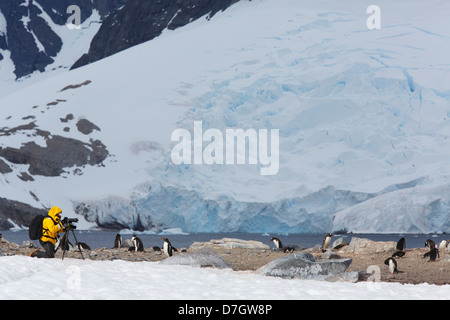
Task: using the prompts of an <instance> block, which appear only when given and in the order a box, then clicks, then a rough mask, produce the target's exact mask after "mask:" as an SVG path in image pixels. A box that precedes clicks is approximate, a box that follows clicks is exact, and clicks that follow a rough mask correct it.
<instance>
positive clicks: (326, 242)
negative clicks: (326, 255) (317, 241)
mask: <svg viewBox="0 0 450 320" xmlns="http://www.w3.org/2000/svg"><path fill="white" fill-rule="evenodd" d="M331 237H333V235H332V234H331V233H329V234H327V235H326V236H325V238H323V242H322V252H325V251H327V250H328V248H330V244H331Z"/></svg>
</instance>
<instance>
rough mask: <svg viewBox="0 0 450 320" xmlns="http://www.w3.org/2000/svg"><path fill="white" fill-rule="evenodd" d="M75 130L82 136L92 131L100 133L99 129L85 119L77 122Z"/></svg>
mask: <svg viewBox="0 0 450 320" xmlns="http://www.w3.org/2000/svg"><path fill="white" fill-rule="evenodd" d="M77 128H78V131H80V132H81V133H83V134H90V133H92V131H94V130H97V131H101V130H100V128H99V127H97V126H96V125H95V124H93V123H92V122H90V121H89V120H87V119H80V120H79V121H78V122H77Z"/></svg>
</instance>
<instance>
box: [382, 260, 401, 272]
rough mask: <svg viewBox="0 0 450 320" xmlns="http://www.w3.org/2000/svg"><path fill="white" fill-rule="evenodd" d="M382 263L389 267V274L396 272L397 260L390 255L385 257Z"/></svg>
mask: <svg viewBox="0 0 450 320" xmlns="http://www.w3.org/2000/svg"><path fill="white" fill-rule="evenodd" d="M384 264H385V265H387V266H388V267H389V272H390V273H391V274H394V273H398V269H397V261H395V259H394V258H392V257H390V258H387V259H386V260H385V261H384Z"/></svg>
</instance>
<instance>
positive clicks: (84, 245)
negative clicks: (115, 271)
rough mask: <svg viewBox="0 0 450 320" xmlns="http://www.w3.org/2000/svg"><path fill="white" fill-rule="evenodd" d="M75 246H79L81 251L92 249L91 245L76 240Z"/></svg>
mask: <svg viewBox="0 0 450 320" xmlns="http://www.w3.org/2000/svg"><path fill="white" fill-rule="evenodd" d="M75 246H77V247H78V250H79V251H82V250H91V247H89V246H88V245H87V244H86V243H84V242H75Z"/></svg>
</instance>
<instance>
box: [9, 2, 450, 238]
mask: <svg viewBox="0 0 450 320" xmlns="http://www.w3.org/2000/svg"><path fill="white" fill-rule="evenodd" d="M379 6H380V7H381V9H382V11H381V12H382V28H381V29H380V30H369V29H367V28H366V24H365V23H366V19H367V18H368V15H367V14H366V7H365V6H363V5H361V3H360V2H358V1H348V2H345V5H343V4H339V5H337V4H335V3H333V2H332V1H323V2H320V3H316V2H314V3H309V4H308V5H305V4H304V3H301V2H298V1H294V0H280V1H274V0H262V1H251V2H239V3H237V4H235V5H233V6H232V7H230V8H228V9H227V10H226V11H225V12H220V13H217V14H216V15H215V16H214V17H213V18H212V19H211V20H210V21H206V19H200V20H198V21H196V22H193V23H191V24H189V25H187V26H185V27H183V28H180V29H177V30H175V31H167V30H166V31H164V32H163V34H162V35H161V36H160V37H158V38H156V39H154V40H152V41H151V42H148V43H145V44H142V45H139V46H136V47H133V48H131V49H128V50H126V51H124V52H121V53H119V54H116V55H114V56H111V57H109V58H106V59H104V60H101V61H99V62H96V63H93V64H91V65H88V66H86V67H83V68H80V69H77V70H74V71H71V72H68V73H64V74H61V75H59V76H57V77H54V78H52V79H48V80H46V81H42V82H39V83H37V84H35V85H33V86H30V87H28V88H26V89H24V90H22V91H20V92H17V93H15V94H12V95H10V96H8V97H6V98H4V99H2V100H0V104H1V106H2V107H1V108H0V118H1V119H2V120H1V121H2V122H1V124H2V125H1V126H0V128H2V127H3V128H9V129H8V130H6V129H3V134H2V133H1V131H0V135H1V141H0V147H1V148H2V150H5V149H6V148H7V147H9V148H12V149H15V151H17V150H20V149H21V148H22V146H23V145H24V144H25V143H27V142H30V141H35V143H36V144H37V145H39V146H41V147H42V148H43V149H45V147H46V146H47V145H48V141H49V140H52V139H54V138H55V137H58V139H61V138H59V137H63V138H67V139H76V140H77V141H80V142H82V143H83V144H82V146H81V147H80V148H81V149H82V150H90V151H94V149H95V148H94V145H93V141H96V140H97V141H99V143H101V145H103V146H105V149H106V150H107V156H106V158H104V159H102V161H99V162H97V163H94V164H93V165H92V164H89V163H88V161H87V160H90V157H89V156H88V157H84V158H83V157H82V158H83V159H84V162H85V163H84V164H82V165H77V164H71V165H70V166H69V167H66V168H65V169H64V173H62V174H60V175H59V176H45V175H39V174H33V173H32V172H30V167H32V166H33V165H32V164H30V163H20V161H17V160H14V159H12V158H11V157H9V160H8V159H5V158H4V157H3V158H1V152H0V159H1V160H2V161H3V162H4V164H5V165H6V166H7V167H8V168H9V169H10V172H7V173H4V174H3V175H2V176H0V179H1V180H0V181H1V183H0V188H1V190H2V191H1V192H2V195H4V197H6V198H8V199H12V200H16V201H21V202H25V203H29V204H30V205H33V206H35V207H43V206H45V207H49V206H51V205H53V204H55V203H58V204H59V205H60V206H62V207H63V208H64V210H65V214H68V215H71V214H74V213H75V212H77V213H79V214H81V215H83V216H84V217H85V219H86V220H87V221H88V222H86V223H84V224H83V227H89V226H93V225H100V226H114V227H130V228H134V229H138V230H144V229H150V230H153V231H159V230H161V229H164V228H169V227H178V228H181V229H182V230H183V231H185V232H196V231H247V232H277V231H278V232H325V231H329V230H330V229H336V230H341V229H346V230H348V231H355V232H357V231H364V232H370V231H376V232H383V231H385V230H389V231H390V232H448V231H449V230H448V228H449V222H448V221H449V217H448V214H447V208H448V205H447V204H448V201H449V198H448V192H446V191H445V190H448V182H447V180H448V179H447V177H448V175H449V171H450V167H449V166H448V164H447V162H448V161H447V159H448V156H449V153H450V145H449V141H448V136H449V134H450V129H449V128H450V126H449V125H448V121H449V117H450V113H449V112H450V100H449V99H450V95H449V92H450V81H449V80H450V79H449V77H450V73H449V60H448V58H447V56H446V54H445V53H446V51H448V50H445V48H449V47H450V33H449V29H448V28H447V27H446V26H448V20H447V18H446V16H445V12H448V9H450V8H449V5H448V4H446V3H443V2H441V1H432V3H427V4H426V5H425V4H423V3H421V2H420V1H414V2H408V5H404V4H402V3H399V2H396V3H391V2H382V3H380V4H379ZM424 6H426V10H425V8H424ZM412 17H413V18H412ZM70 85H72V86H73V87H69V89H66V90H64V91H61V89H63V88H66V87H67V86H70ZM69 115H72V116H69ZM81 119H86V120H88V121H89V123H91V124H92V126H91V128H97V129H92V131H91V132H90V133H87V134H83V133H82V132H81V131H80V129H79V128H78V127H77V123H79V120H81ZM194 121H202V123H203V127H204V129H205V130H206V129H207V128H214V129H218V130H219V131H222V132H224V131H225V130H226V129H227V128H242V129H249V128H254V129H279V130H280V168H279V172H278V174H277V175H273V176H262V175H260V170H259V165H174V164H173V163H172V162H171V158H170V153H171V149H172V147H173V145H174V144H173V143H171V141H170V138H171V134H172V132H173V131H174V130H175V129H177V128H186V129H188V130H190V131H191V132H192V130H193V124H194ZM30 123H34V126H33V125H30ZM21 126H25V127H21ZM14 128H15V129H14ZM11 129H14V130H11ZM43 131H44V132H48V134H43V133H42V132H43ZM11 132H13V133H14V134H8V133H11ZM97 146H98V144H97ZM47 147H48V146H47ZM35 149H36V147H35ZM39 150H40V149H39ZM101 150H103V149H101ZM13 151H14V150H13ZM41 151H42V150H41ZM19 153H20V152H19ZM14 161H15V162H14ZM0 168H1V166H0ZM5 171H7V170H5ZM25 174H26V175H29V176H31V178H32V179H33V180H32V181H30V180H31V179H28V180H27V179H25V178H26V175H25ZM24 180H27V181H24ZM410 181H412V182H411V183H407V182H410ZM33 195H34V196H33ZM411 197H413V198H411ZM402 199H404V200H402ZM408 199H409V200H408ZM411 199H414V208H417V210H416V211H415V212H418V213H415V215H414V214H411V215H408V214H405V212H406V211H407V210H408V208H410V207H411V204H410V200H411ZM430 199H431V200H430ZM394 200H395V201H396V202H395V206H391V203H393V201H394ZM407 200H408V201H407ZM436 203H440V204H441V205H436ZM377 208H390V209H389V210H387V209H386V210H383V212H382V213H381V214H380V212H379V210H377ZM336 212H338V213H336ZM420 212H427V220H428V221H430V223H425V224H422V223H418V221H414V219H419V218H418V216H417V214H418V215H419V216H420ZM335 215H336V218H335ZM411 217H413V219H411ZM392 221H396V223H395V224H394V225H393V224H392Z"/></svg>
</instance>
